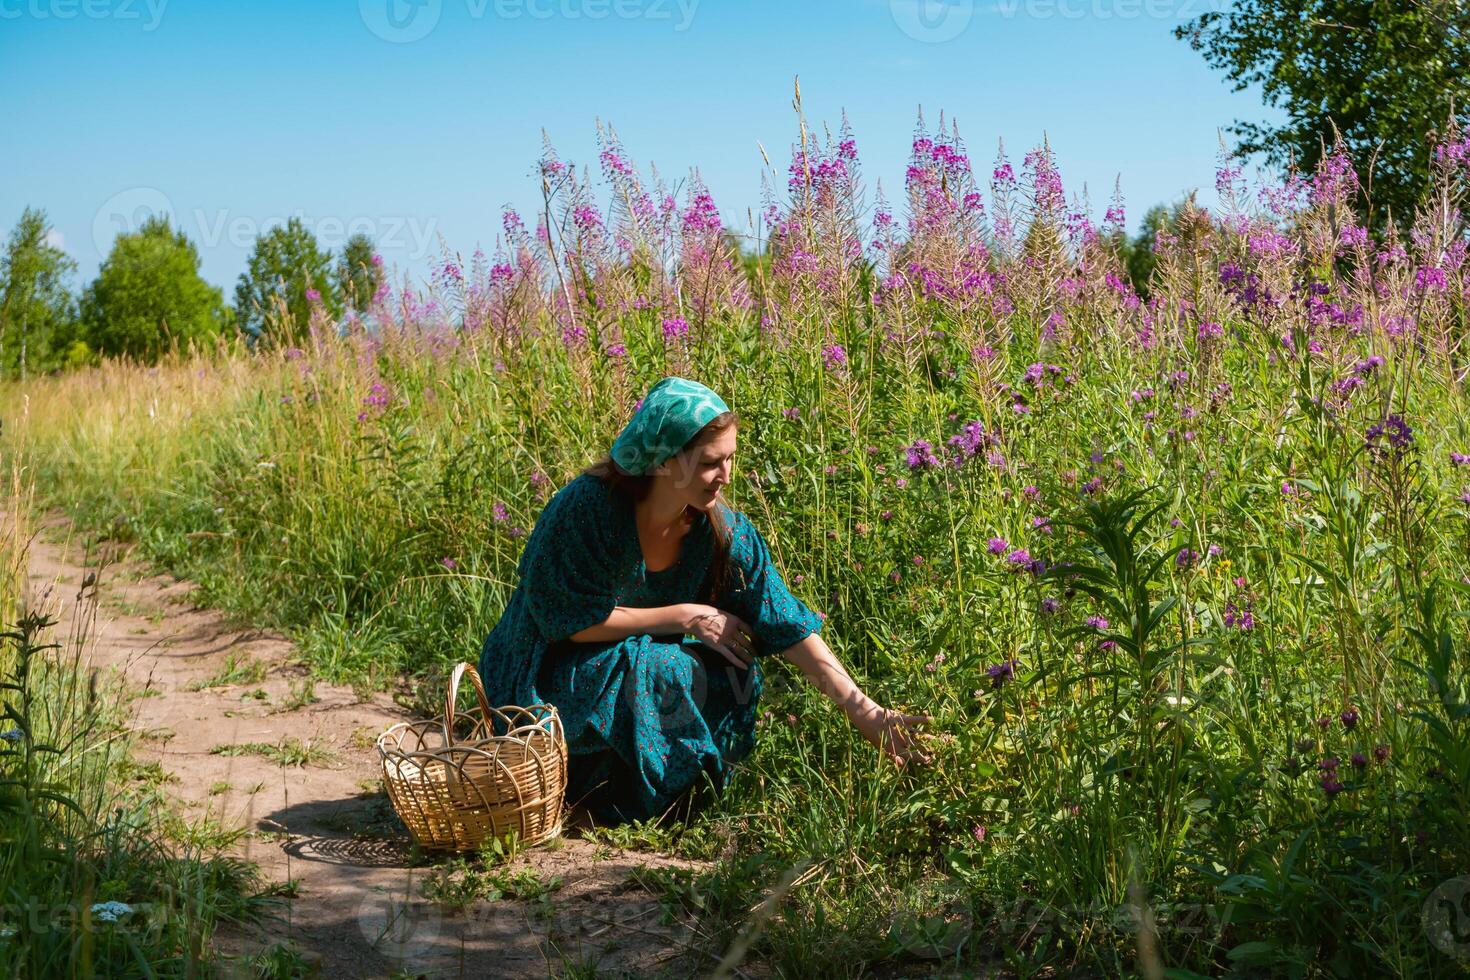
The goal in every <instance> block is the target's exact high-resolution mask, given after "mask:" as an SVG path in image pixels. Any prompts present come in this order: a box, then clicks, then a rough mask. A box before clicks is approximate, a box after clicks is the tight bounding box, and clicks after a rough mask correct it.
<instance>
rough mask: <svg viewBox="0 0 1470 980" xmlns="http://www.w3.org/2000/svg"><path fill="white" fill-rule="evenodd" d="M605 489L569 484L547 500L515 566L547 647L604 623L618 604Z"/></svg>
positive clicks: (590, 480)
mask: <svg viewBox="0 0 1470 980" xmlns="http://www.w3.org/2000/svg"><path fill="white" fill-rule="evenodd" d="M606 494H607V490H606V488H605V487H604V486H603V485H602V483H601V481H599V480H597V479H596V478H595V477H582V478H579V479H577V480H574V481H572V482H571V483H569V484H567V485H566V486H565V487H563V488H562V489H561V490H560V491H558V492H557V493H556V494H555V495H554V496H553V497H552V498H551V500H549V501H547V504H546V507H545V508H544V509H543V510H542V512H541V516H540V517H539V518H537V520H536V526H535V528H534V529H533V530H532V531H531V537H530V539H529V540H528V541H527V542H526V549H525V551H524V552H523V553H522V555H521V561H520V565H519V566H518V567H519V571H520V577H521V587H522V591H523V593H524V595H525V601H526V606H527V612H528V613H529V615H530V618H531V620H532V622H533V623H534V624H535V627H536V630H537V632H539V633H540V634H541V636H542V638H543V639H545V640H546V642H548V643H555V642H557V641H559V640H564V639H566V638H567V637H569V636H571V635H572V634H573V633H577V632H580V631H581V630H584V629H586V628H587V627H589V626H595V625H597V624H598V623H601V622H603V621H604V620H606V619H607V617H608V615H609V614H610V613H611V612H612V611H613V609H614V608H615V607H616V606H617V604H618V599H619V598H620V594H619V592H620V584H619V582H618V578H617V573H616V571H615V566H616V556H615V553H614V550H613V545H614V535H613V534H612V527H611V526H610V522H611V519H612V514H611V510H610V508H609V506H608V499H607V496H606Z"/></svg>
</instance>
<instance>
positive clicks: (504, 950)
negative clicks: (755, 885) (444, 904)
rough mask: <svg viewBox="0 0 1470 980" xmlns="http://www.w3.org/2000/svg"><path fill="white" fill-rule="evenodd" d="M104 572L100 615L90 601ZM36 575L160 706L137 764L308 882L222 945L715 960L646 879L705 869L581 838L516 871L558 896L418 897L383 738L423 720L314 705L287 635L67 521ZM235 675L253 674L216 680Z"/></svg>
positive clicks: (338, 968) (474, 962) (446, 957)
mask: <svg viewBox="0 0 1470 980" xmlns="http://www.w3.org/2000/svg"><path fill="white" fill-rule="evenodd" d="M89 575H95V576H96V588H97V598H98V599H99V600H100V603H98V604H95V605H94V604H93V603H91V602H88V601H79V600H78V595H79V594H81V591H89V590H80V589H79V587H80V586H82V585H83V583H85V582H87V577H88V576H89ZM29 579H30V588H31V590H32V595H33V596H34V597H35V598H36V599H37V600H39V601H41V602H42V603H43V604H45V605H48V606H49V607H50V608H51V609H52V610H53V612H54V613H55V614H56V615H58V616H59V617H60V619H61V620H62V623H61V625H60V626H59V627H58V631H59V633H58V635H65V632H66V631H67V630H68V629H69V628H70V626H71V625H72V624H73V623H74V621H75V620H76V619H77V617H79V616H87V615H89V614H90V612H89V610H95V613H96V622H95V625H94V626H93V627H92V631H91V637H90V641H89V645H88V647H87V649H86V651H85V655H86V656H87V658H88V659H89V660H90V661H91V662H92V663H94V664H96V665H98V666H100V667H103V668H105V669H109V670H116V671H120V672H121V673H122V675H123V676H124V677H125V678H126V681H127V683H128V684H129V685H130V686H132V687H133V688H135V689H137V690H139V691H140V692H141V693H142V694H143V695H144V696H142V697H139V698H137V699H136V700H134V701H133V708H134V711H135V715H136V716H135V719H134V726H135V729H136V731H137V732H139V733H140V738H139V739H138V741H137V745H136V749H135V751H134V755H135V757H136V758H137V759H138V761H140V762H145V763H146V762H151V761H157V762H158V763H159V764H161V766H162V767H163V768H164V769H165V770H166V771H167V772H169V773H171V774H173V775H174V776H176V777H177V779H176V781H170V782H168V783H167V784H166V791H167V792H169V793H170V794H171V795H172V796H174V797H176V798H177V806H178V808H179V812H180V813H181V814H182V815H183V816H184V817H185V818H186V819H187V820H189V821H190V822H198V821H205V820H214V821H218V822H219V823H220V824H222V825H223V826H225V827H241V828H245V829H246V830H247V831H248V833H246V834H245V836H244V837H243V838H242V839H241V841H240V843H239V844H238V845H237V846H236V848H235V850H236V852H237V853H239V854H240V855H242V856H244V857H246V858H249V859H250V860H252V861H255V862H257V863H258V864H259V865H260V867H261V870H262V872H263V873H264V875H265V876H266V878H267V879H268V880H271V881H276V882H290V883H293V884H294V887H295V891H294V897H293V898H291V899H289V900H287V901H286V902H284V903H283V907H282V909H281V914H280V917H279V919H278V920H277V921H274V922H271V923H269V924H268V925H267V926H266V927H265V928H264V929H260V928H256V929H252V930H249V931H240V930H236V931H233V932H231V931H228V930H226V931H225V932H224V934H222V935H221V936H220V937H218V940H217V946H218V948H219V949H220V950H221V952H223V953H226V954H228V955H236V954H239V953H242V952H248V951H251V950H256V949H259V948H261V947H262V946H263V945H265V944H268V943H270V942H272V941H274V940H290V941H292V942H294V943H295V944H296V946H297V947H298V948H299V949H300V950H301V951H303V952H304V953H305V954H306V955H307V956H308V958H309V959H311V960H313V961H315V962H317V963H319V964H320V967H321V972H322V975H324V976H329V977H333V978H339V977H341V978H346V977H386V976H392V975H395V974H397V975H400V976H430V977H447V976H465V977H511V976H514V977H524V976H544V975H549V974H560V973H563V972H565V970H566V968H567V967H568V966H571V965H578V964H584V965H585V964H588V963H590V962H592V961H596V962H597V967H596V969H597V975H610V976H619V975H632V976H657V975H661V974H662V975H668V976H688V975H691V974H694V973H706V972H708V971H709V970H710V969H711V968H712V967H713V966H714V965H715V963H714V962H713V960H712V959H710V958H709V957H708V956H707V955H706V954H700V953H697V952H692V951H691V948H690V941H691V937H692V936H693V932H692V930H693V929H694V925H693V924H692V923H690V922H688V921H684V920H680V919H675V920H674V921H672V922H665V921H664V918H665V916H664V915H663V913H662V910H661V906H660V904H659V902H658V899H657V897H656V896H654V895H652V894H650V893H649V892H648V891H646V890H643V889H642V888H640V887H639V886H638V885H637V884H636V883H634V882H632V881H630V875H632V874H633V873H634V872H635V871H636V870H637V869H638V868H639V867H640V866H655V867H668V866H681V867H696V865H695V864H694V863H693V862H688V861H683V860H679V859H676V858H672V857H665V856H660V855H651V854H647V853H634V852H625V851H622V850H619V849H615V848H609V847H607V846H605V845H600V844H598V843H594V842H592V841H589V840H584V839H582V838H581V836H580V832H579V831H577V830H575V829H572V830H568V831H567V832H566V833H565V834H564V835H563V836H562V837H561V838H558V839H557V840H556V841H553V842H552V843H551V844H550V845H549V846H543V847H540V848H534V849H532V850H531V851H530V852H528V853H527V854H525V855H523V856H521V857H519V858H517V859H516V860H515V861H514V862H513V863H512V864H511V865H510V867H511V868H512V869H519V868H531V869H534V870H535V871H536V872H537V874H539V875H541V876H542V877H543V878H549V877H551V876H560V877H561V878H562V880H563V884H562V886H561V887H560V888H559V889H558V890H556V891H554V892H552V893H551V894H550V896H549V901H520V900H512V899H502V900H499V901H495V902H483V901H482V902H479V903H477V904H476V905H474V906H473V907H471V908H470V909H469V910H468V911H466V912H465V913H463V914H452V913H450V912H447V911H445V910H444V909H443V908H441V907H440V906H437V905H435V904H434V903H432V902H429V901H428V900H426V899H425V898H423V897H422V895H421V894H420V885H421V883H422V882H423V880H424V879H425V877H426V876H427V874H428V873H429V870H430V869H429V868H427V867H423V866H419V867H413V866H411V862H410V855H409V849H408V841H407V835H406V831H404V829H403V827H402V825H401V824H400V823H399V822H398V821H397V818H396V816H395V815H394V814H393V812H392V809H391V807H390V806H389V804H388V802H387V798H386V797H385V796H384V795H383V793H382V792H381V784H380V770H379V763H378V758H377V753H376V750H375V749H374V747H373V740H374V738H375V737H376V736H377V734H378V733H379V732H381V731H382V730H383V729H385V728H386V727H388V726H389V725H391V724H393V723H394V722H398V721H402V720H404V719H405V718H407V717H408V716H407V714H406V712H405V711H404V709H402V708H401V707H399V706H398V705H397V704H395V703H394V701H393V700H392V699H391V698H390V697H389V696H387V695H386V694H382V693H378V694H374V695H373V696H372V697H371V698H370V699H369V700H366V701H359V700H358V698H357V697H356V696H355V695H354V693H353V691H352V690H351V689H349V688H345V687H336V686H333V685H330V684H326V683H321V682H318V683H316V684H315V689H314V694H315V696H316V700H315V701H312V702H310V703H301V701H302V700H303V699H302V698H300V697H299V694H300V692H301V690H302V686H303V684H304V683H305V679H306V678H307V671H306V669H305V668H304V667H303V666H301V665H300V664H298V663H295V662H293V657H294V650H293V647H292V645H291V643H290V642H289V641H288V640H286V639H285V638H283V637H281V636H279V635H276V634H272V633H269V632H266V631H261V630H252V629H245V628H241V627H240V626H239V625H238V624H233V623H231V622H230V621H229V620H228V619H227V617H226V616H225V615H224V614H222V613H220V612H219V611H217V610H212V609H205V608H200V607H199V606H196V605H195V604H194V603H193V602H192V601H191V600H190V594H191V591H192V588H193V587H192V586H191V584H190V583H188V582H181V581H176V580H174V579H172V578H167V577H160V576H155V575H150V574H148V573H147V571H146V569H144V567H143V566H142V564H141V563H140V562H139V561H137V560H135V559H134V558H132V557H130V556H129V555H128V554H127V553H126V552H119V551H118V546H116V545H115V544H114V543H111V542H104V543H103V545H102V546H101V547H100V548H99V547H96V546H93V547H91V548H88V547H87V546H86V542H84V541H81V540H78V539H77V538H76V537H75V536H74V535H73V533H72V531H71V528H70V526H69V524H68V523H67V522H66V520H65V519H64V518H62V517H60V516H58V515H55V514H52V515H49V516H48V517H47V518H46V519H45V520H44V521H43V522H42V525H41V528H40V533H39V534H38V535H37V536H36V538H35V539H34V540H33V541H32V544H31V548H30V573H29ZM252 664H258V665H259V666H257V667H254V668H253V669H252V668H251V666H250V665H252ZM231 667H233V668H235V670H236V673H237V675H238V674H239V673H240V671H241V669H242V667H243V668H244V670H245V673H247V674H253V676H254V677H255V679H249V678H247V677H240V676H237V677H236V682H234V683H220V684H210V686H204V685H205V684H206V683H209V682H211V681H213V680H218V679H219V678H220V677H221V674H222V673H223V672H225V671H226V670H227V669H229V668H231ZM283 744H284V745H288V746H300V747H304V748H305V749H307V750H308V751H307V752H306V753H305V754H306V761H305V763H304V764H299V765H298V764H283V763H282V762H280V761H273V760H272V759H270V758H267V757H264V756H262V755H260V754H257V753H256V752H253V751H245V752H241V753H240V754H231V749H230V747H231V746H245V745H253V746H259V745H268V746H280V745H283ZM577 820H578V816H577V815H575V814H574V815H573V818H572V820H571V821H570V822H569V826H575V825H576V823H577ZM599 958H600V959H599ZM743 969H744V970H745V971H747V972H752V973H758V972H760V971H758V970H752V968H751V967H750V966H748V965H747V966H745V967H744V968H743ZM742 975H743V974H742Z"/></svg>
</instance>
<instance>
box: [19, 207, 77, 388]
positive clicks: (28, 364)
mask: <svg viewBox="0 0 1470 980" xmlns="http://www.w3.org/2000/svg"><path fill="white" fill-rule="evenodd" d="M50 232H51V227H50V223H49V222H48V221H47V220H46V212H45V211H43V210H41V209H39V208H26V209H25V211H24V213H22V214H21V216H20V221H19V222H17V223H16V226H15V228H14V229H13V230H12V231H11V233H10V238H9V239H8V240H7V241H6V243H5V253H4V255H0V372H3V373H4V375H5V376H7V377H21V378H24V377H26V375H27V374H28V373H35V372H36V371H38V370H39V371H45V370H50V369H51V368H53V367H56V366H57V364H58V363H60V362H61V361H62V360H63V359H64V357H65V355H66V350H67V348H68V347H69V345H70V344H71V343H72V342H73V341H74V340H75V339H76V308H75V306H76V304H75V302H74V300H73V298H72V294H71V290H70V289H69V288H68V285H67V283H68V280H69V279H70V278H71V276H72V274H73V273H75V272H76V268H77V264H76V262H74V261H72V259H71V257H70V256H68V255H67V254H66V253H65V252H63V251H62V250H61V249H59V248H57V247H55V246H54V245H52V244H51V242H50V240H49V235H50Z"/></svg>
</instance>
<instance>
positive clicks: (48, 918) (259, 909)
mask: <svg viewBox="0 0 1470 980" xmlns="http://www.w3.org/2000/svg"><path fill="white" fill-rule="evenodd" d="M10 489H11V492H10V511H9V513H8V515H7V517H8V521H7V524H6V527H5V529H6V535H5V536H4V537H3V539H0V615H3V619H4V622H5V623H6V624H7V630H6V632H5V634H4V636H3V637H0V697H3V713H4V729H5V731H7V732H8V733H10V734H8V735H7V736H6V737H5V739H4V740H3V742H0V838H3V840H4V842H5V846H4V847H3V848H0V893H3V894H4V895H5V896H6V904H5V915H4V920H5V921H4V929H5V938H4V940H3V941H0V973H3V974H4V975H6V976H15V977H52V976H55V977H62V976H66V977H70V976H115V977H134V976H138V977H142V976H148V977H196V976H200V975H202V974H204V973H205V972H207V971H210V970H212V969H214V968H215V967H216V966H217V965H218V963H217V961H216V960H215V959H214V957H213V956H212V954H211V952H210V948H209V944H210V938H211V936H212V935H213V933H214V931H215V929H216V928H217V927H218V926H219V925H220V924H221V923H224V922H249V921H256V920H258V919H259V918H260V917H261V916H262V915H264V914H265V913H266V911H267V910H268V909H269V908H270V905H271V901H272V900H271V899H270V897H269V896H268V895H266V894H264V893H263V892H262V890H261V888H260V881H259V877H258V872H257V869H256V867H255V866H254V865H253V864H251V863H249V862H246V861H242V860H239V859H237V858H234V857H232V856H229V855H228V854H227V853H226V851H227V850H228V848H229V847H230V846H231V845H232V844H233V843H234V842H235V840H236V839H237V838H238V835H237V834H235V833H234V832H231V831H229V830H227V829H225V828H221V827H219V826H217V825H215V824H212V823H210V822H209V821H186V820H183V819H182V818H180V817H179V816H178V814H177V813H176V811H175V810H174V809H173V808H172V806H171V804H170V803H169V802H168V800H167V799H166V798H165V797H164V795H163V789H164V788H165V787H166V786H168V785H169V784H172V783H175V782H177V779H176V777H174V776H173V775H172V774H170V773H168V772H166V771H165V770H164V769H163V768H162V766H161V765H159V764H158V763H157V762H146V763H143V762H139V761H137V760H136V759H135V758H134V757H133V756H132V755H131V754H130V750H131V749H132V747H133V746H132V742H131V738H130V735H129V720H130V719H129V717H128V713H127V705H128V704H130V703H131V701H132V700H133V697H132V693H131V692H129V691H127V690H126V689H124V688H123V687H122V686H121V684H120V683H118V682H116V681H109V680H104V678H103V676H102V675H101V674H99V673H96V672H94V671H91V670H89V669H88V668H87V667H86V666H85V663H84V661H83V660H82V658H81V650H82V649H83V648H84V647H85V646H86V645H87V643H88V642H89V637H88V632H87V624H89V623H91V622H93V621H94V617H95V613H96V601H97V596H96V591H95V590H92V591H90V592H88V591H85V590H84V591H83V593H82V594H81V595H80V596H76V597H75V598H74V599H73V600H72V601H73V602H74V604H75V607H74V608H73V609H72V610H71V613H72V616H73V621H74V622H77V623H79V624H81V625H80V626H79V627H77V628H74V629H71V630H69V631H66V632H60V631H58V630H57V628H56V623H55V621H54V619H52V618H51V616H50V615H49V612H41V611H37V610H35V609H31V608H28V607H27V606H26V604H25V601H24V599H23V595H24V593H21V592H20V590H19V589H18V588H17V583H19V582H20V581H22V580H23V574H24V569H25V567H26V566H25V561H26V556H25V552H24V549H23V547H22V545H21V544H20V542H24V541H26V540H27V538H26V535H25V528H26V526H27V513H28V512H29V501H30V496H29V493H28V491H27V489H26V487H25V486H24V485H23V484H22V483H21V481H20V480H19V478H18V477H15V478H14V480H13V485H12V487H11V488H10ZM70 595H72V594H71V593H69V596H70ZM17 910H19V911H20V912H22V913H23V914H17Z"/></svg>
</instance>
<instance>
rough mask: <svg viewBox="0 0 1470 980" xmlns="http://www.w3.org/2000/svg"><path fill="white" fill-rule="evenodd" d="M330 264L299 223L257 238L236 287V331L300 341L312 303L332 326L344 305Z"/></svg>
mask: <svg viewBox="0 0 1470 980" xmlns="http://www.w3.org/2000/svg"><path fill="white" fill-rule="evenodd" d="M331 262H332V256H331V253H330V252H325V251H322V250H321V249H319V248H317V244H316V236H315V235H313V234H312V233H311V231H310V230H309V229H308V228H307V227H306V225H305V224H303V223H302V221H301V219H300V218H291V219H290V220H289V221H287V222H286V224H285V225H277V226H276V227H274V228H272V229H270V230H269V231H267V232H265V233H264V234H261V235H258V236H256V239H255V248H254V250H253V251H252V252H251V254H250V263H249V265H248V267H247V268H246V270H245V272H244V273H243V274H242V275H241V276H240V282H239V284H238V285H237V286H236V287H235V314H236V316H237V317H238V318H239V322H240V329H242V330H244V331H246V332H248V333H250V334H252V335H253V336H255V337H265V336H271V337H275V338H276V339H278V340H280V341H282V342H289V341H295V340H298V339H299V338H301V337H304V336H305V335H306V332H307V330H308V329H309V328H310V325H311V304H312V301H313V300H317V301H319V302H320V303H321V304H322V306H323V307H324V308H325V309H326V311H327V313H328V315H330V316H331V318H332V319H333V320H336V319H337V318H338V317H339V316H341V315H342V299H341V296H340V295H339V294H338V292H337V280H336V278H335V277H334V276H333V274H332V266H331Z"/></svg>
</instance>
